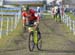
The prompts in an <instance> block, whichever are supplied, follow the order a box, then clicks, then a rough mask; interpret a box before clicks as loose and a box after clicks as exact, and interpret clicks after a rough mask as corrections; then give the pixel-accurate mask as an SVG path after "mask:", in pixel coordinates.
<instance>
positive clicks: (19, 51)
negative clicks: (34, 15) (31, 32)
mask: <svg viewBox="0 0 75 55" xmlns="http://www.w3.org/2000/svg"><path fill="white" fill-rule="evenodd" d="M39 27H40V31H41V33H42V41H43V42H42V50H41V51H38V50H37V49H35V50H34V51H33V52H29V50H28V33H24V34H22V35H21V36H19V37H15V38H14V39H12V40H9V42H8V47H7V48H6V49H0V55H75V41H73V40H72V39H70V38H69V37H68V36H69V35H71V34H70V33H69V31H67V30H66V28H65V27H64V24H62V23H58V22H55V21H54V20H53V19H45V20H44V19H43V20H41V23H40V26H39ZM72 37H73V36H72ZM12 44H15V45H14V46H12Z"/></svg>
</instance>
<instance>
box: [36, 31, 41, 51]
mask: <svg viewBox="0 0 75 55" xmlns="http://www.w3.org/2000/svg"><path fill="white" fill-rule="evenodd" d="M41 48H42V39H41V33H40V32H38V43H37V49H38V50H41Z"/></svg>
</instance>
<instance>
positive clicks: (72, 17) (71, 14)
mask: <svg viewBox="0 0 75 55" xmlns="http://www.w3.org/2000/svg"><path fill="white" fill-rule="evenodd" d="M66 14H67V15H68V16H70V17H71V19H72V20H75V16H74V15H73V13H69V12H67V13H66Z"/></svg>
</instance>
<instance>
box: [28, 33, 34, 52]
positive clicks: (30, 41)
mask: <svg viewBox="0 0 75 55" xmlns="http://www.w3.org/2000/svg"><path fill="white" fill-rule="evenodd" d="M34 46H35V44H34V39H33V32H31V33H30V34H29V51H33V49H34Z"/></svg>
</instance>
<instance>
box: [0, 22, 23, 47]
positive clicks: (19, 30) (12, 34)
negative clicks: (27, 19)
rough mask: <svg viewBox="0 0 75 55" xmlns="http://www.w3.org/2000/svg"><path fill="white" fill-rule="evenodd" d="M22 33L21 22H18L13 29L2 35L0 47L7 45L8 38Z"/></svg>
mask: <svg viewBox="0 0 75 55" xmlns="http://www.w3.org/2000/svg"><path fill="white" fill-rule="evenodd" d="M21 33H22V23H21V22H20V23H19V24H18V26H17V28H16V29H15V30H14V31H13V32H10V33H9V34H8V36H7V35H4V36H3V37H2V38H1V39H0V48H5V47H7V43H8V41H9V40H10V39H12V38H15V37H18V36H19V35H20V34H21Z"/></svg>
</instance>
